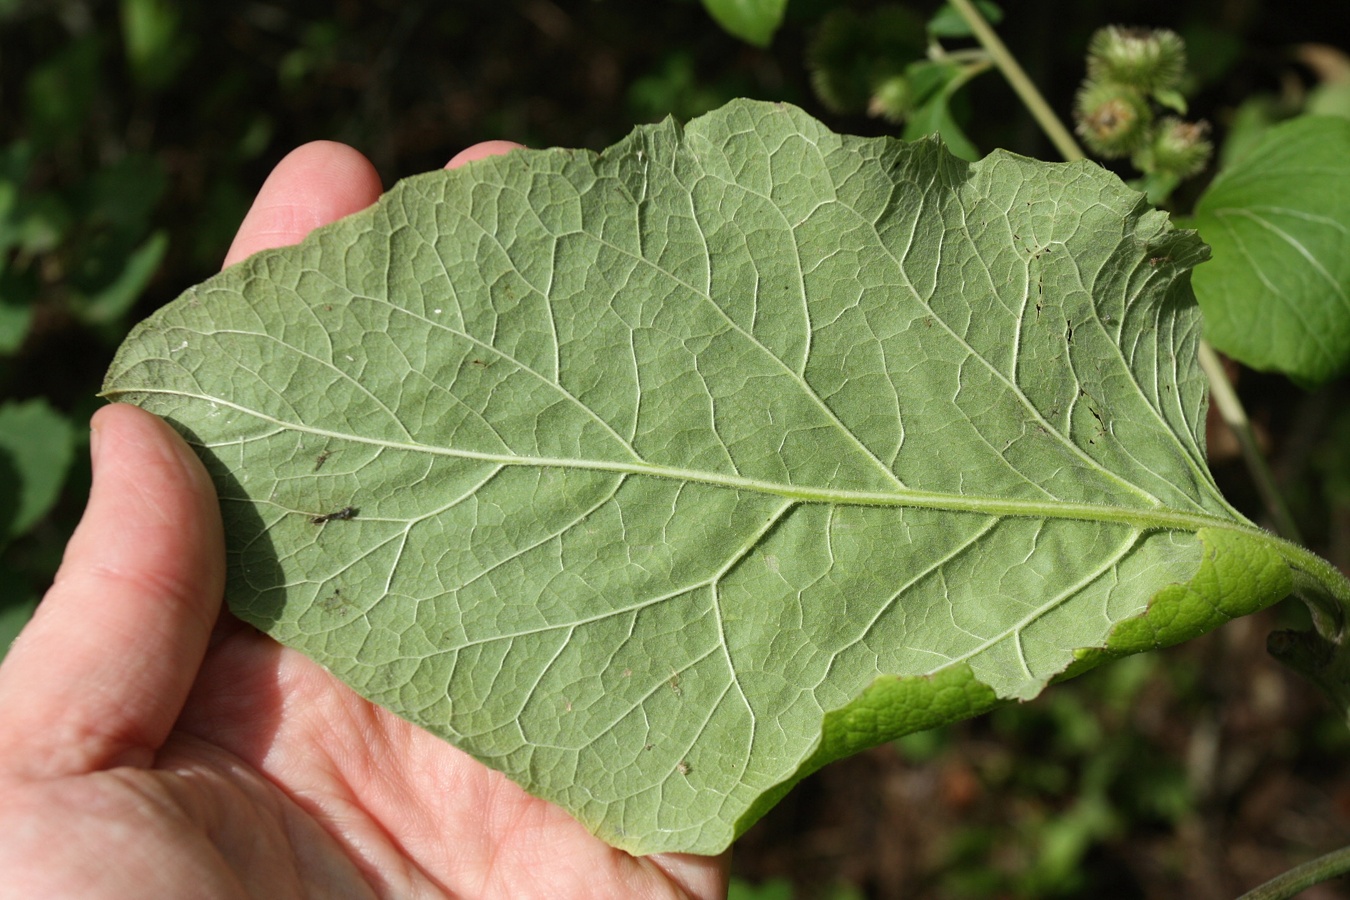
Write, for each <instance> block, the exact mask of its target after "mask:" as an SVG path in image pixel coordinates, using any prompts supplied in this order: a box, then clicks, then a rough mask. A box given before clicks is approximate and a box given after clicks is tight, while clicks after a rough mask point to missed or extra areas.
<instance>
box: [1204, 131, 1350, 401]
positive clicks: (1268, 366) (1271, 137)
mask: <svg viewBox="0 0 1350 900" xmlns="http://www.w3.org/2000/svg"><path fill="white" fill-rule="evenodd" d="M1193 224H1194V225H1195V227H1196V228H1197V229H1198V230H1199V232H1200V234H1201V235H1203V236H1204V238H1205V240H1206V241H1208V242H1209V244H1210V245H1211V246H1212V247H1213V249H1214V258H1213V260H1212V261H1211V262H1209V263H1207V264H1205V265H1203V266H1201V267H1199V268H1198V269H1196V272H1195V294H1196V298H1197V299H1198V300H1199V301H1200V306H1201V308H1202V309H1203V310H1204V312H1205V335H1206V337H1208V338H1209V340H1210V342H1211V343H1212V344H1213V345H1214V346H1215V347H1217V348H1218V349H1219V350H1222V351H1223V352H1224V353H1227V354H1228V355H1229V356H1232V357H1233V358H1235V359H1238V360H1241V361H1242V362H1244V363H1246V364H1247V365H1249V366H1252V367H1254V368H1257V369H1265V370H1274V371H1278V372H1283V373H1285V374H1287V375H1290V376H1292V377H1293V378H1295V379H1297V380H1299V381H1301V382H1303V383H1305V384H1320V383H1322V382H1324V381H1327V380H1328V379H1330V378H1332V377H1334V376H1335V375H1337V374H1339V373H1341V372H1344V371H1345V370H1346V368H1347V366H1350V121H1347V120H1346V119H1341V118H1333V117H1329V116H1305V117H1302V118H1298V119H1293V120H1291V121H1289V122H1284V123H1281V124H1279V125H1275V126H1272V127H1270V128H1268V129H1266V130H1265V131H1263V132H1262V133H1261V134H1260V136H1259V138H1257V139H1256V140H1255V141H1254V142H1253V144H1252V146H1251V147H1250V148H1248V149H1246V150H1245V151H1244V152H1243V153H1242V155H1241V156H1240V157H1239V158H1238V159H1236V160H1235V161H1233V162H1232V164H1231V165H1229V166H1228V167H1226V168H1225V169H1224V170H1223V171H1222V172H1220V174H1219V176H1218V177H1217V178H1215V179H1214V183H1213V184H1212V185H1210V187H1209V189H1208V190H1206V191H1205V194H1204V196H1202V197H1201V198H1200V202H1199V203H1198V204H1196V209H1195V218H1194V222H1193Z"/></svg>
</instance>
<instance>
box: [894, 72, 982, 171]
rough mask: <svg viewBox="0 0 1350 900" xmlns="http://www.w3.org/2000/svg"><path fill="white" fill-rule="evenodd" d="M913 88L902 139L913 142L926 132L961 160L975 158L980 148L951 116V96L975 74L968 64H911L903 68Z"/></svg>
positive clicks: (978, 155) (977, 157)
mask: <svg viewBox="0 0 1350 900" xmlns="http://www.w3.org/2000/svg"><path fill="white" fill-rule="evenodd" d="M905 74H906V76H908V78H909V80H910V83H911V85H912V86H913V91H914V108H913V109H912V110H910V112H909V115H908V117H907V118H906V119H905V130H904V133H903V137H904V138H905V140H908V141H913V140H917V139H919V138H921V137H926V136H927V135H930V134H936V135H938V136H939V137H941V138H942V141H943V143H945V144H946V145H947V149H948V150H950V151H951V152H952V153H954V154H956V155H957V156H959V157H961V158H962V159H967V160H971V161H974V160H976V159H979V157H980V151H979V150H977V149H976V147H975V145H974V144H972V143H971V142H970V138H968V137H966V133H965V132H964V131H963V130H962V129H961V126H960V125H958V124H957V122H956V119H955V117H953V116H952V109H951V102H952V97H953V95H954V94H955V93H956V92H957V91H959V90H960V89H961V88H962V87H963V86H964V85H965V84H966V82H968V81H970V79H971V78H973V77H975V75H977V74H979V73H978V71H976V70H974V69H972V68H970V67H968V66H957V65H952V64H950V63H942V62H928V61H926V60H924V61H920V62H916V63H913V64H912V65H910V66H909V67H908V68H907V69H906V70H905Z"/></svg>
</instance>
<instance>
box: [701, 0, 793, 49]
mask: <svg viewBox="0 0 1350 900" xmlns="http://www.w3.org/2000/svg"><path fill="white" fill-rule="evenodd" d="M703 7H704V9H706V10H707V11H708V14H709V15H711V16H712V17H713V19H714V20H716V22H717V24H718V25H721V26H722V28H723V29H724V30H725V31H726V32H727V33H729V34H732V35H735V36H736V37H738V38H740V39H741V40H743V41H745V42H747V43H750V44H754V45H755V46H756V47H767V46H769V42H770V41H772V40H773V35H774V32H776V31H777V30H778V26H779V25H781V24H783V11H784V10H785V9H787V0H703Z"/></svg>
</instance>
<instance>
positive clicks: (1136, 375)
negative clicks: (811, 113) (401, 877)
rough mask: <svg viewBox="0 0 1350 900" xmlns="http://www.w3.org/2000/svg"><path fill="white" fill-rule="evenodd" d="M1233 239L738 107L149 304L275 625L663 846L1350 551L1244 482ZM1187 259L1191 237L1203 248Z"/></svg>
mask: <svg viewBox="0 0 1350 900" xmlns="http://www.w3.org/2000/svg"><path fill="white" fill-rule="evenodd" d="M1204 254H1205V247H1204V245H1203V244H1202V243H1201V242H1200V241H1199V240H1198V239H1197V238H1196V237H1195V235H1194V234H1193V233H1190V232H1180V231H1177V230H1175V229H1173V228H1172V226H1171V225H1170V224H1169V223H1168V221H1167V218H1166V216H1164V215H1163V214H1162V213H1159V212H1155V211H1152V210H1150V209H1148V208H1147V207H1146V206H1145V205H1144V204H1143V203H1142V200H1141V197H1140V195H1139V194H1137V193H1134V192H1132V191H1130V190H1128V189H1127V188H1126V187H1125V186H1124V185H1123V184H1121V182H1120V181H1119V180H1118V179H1116V178H1115V177H1114V176H1112V175H1110V174H1108V173H1106V172H1105V171H1103V170H1102V169H1101V168H1100V167H1098V166H1095V165H1092V164H1089V163H1074V164H1046V163H1039V162H1035V161H1032V160H1028V159H1024V158H1021V157H1017V156H1013V155H1010V154H1007V153H1001V152H1000V153H995V154H993V155H991V156H989V157H988V158H986V159H985V160H983V161H981V162H978V163H974V164H969V163H966V162H965V161H963V160H959V159H956V158H954V157H952V156H951V155H950V154H948V153H947V152H946V151H945V150H944V149H943V148H942V146H941V145H940V143H938V142H937V141H936V140H927V141H922V142H919V143H914V144H906V143H903V142H900V141H896V140H891V139H863V138H853V137H845V136H839V135H836V134H833V133H831V132H830V131H828V130H827V129H826V128H825V127H824V126H822V125H821V124H820V123H819V122H816V121H815V120H813V119H811V118H810V117H808V116H806V115H805V114H804V113H802V112H801V111H800V110H797V109H794V108H792V107H789V106H784V105H773V104H760V103H752V102H747V101H737V102H734V103H732V104H729V105H728V106H726V107H723V108H722V109H720V110H718V111H716V112H714V113H711V114H709V115H707V116H705V117H703V118H700V119H697V120H695V121H693V122H691V123H690V124H689V125H688V126H687V127H685V128H680V127H679V126H677V125H675V124H674V123H672V122H669V121H668V122H666V123H663V124H660V125H655V126H650V127H644V128H640V129H638V130H637V131H635V132H634V133H633V134H632V135H631V136H630V137H629V138H627V139H626V140H624V141H623V142H621V143H620V144H618V145H616V146H614V147H611V148H610V149H608V150H607V151H605V152H604V153H602V154H600V155H595V154H592V153H587V152H581V151H572V150H544V151H516V152H513V153H511V154H509V155H507V156H504V157H497V158H492V159H487V160H482V161H479V162H475V163H472V164H470V165H468V166H465V167H463V168H462V169H458V170H455V171H452V172H436V173H431V174H428V175H424V176H419V177H416V178H412V179H408V180H406V181H404V182H402V183H401V184H399V185H398V186H396V187H395V188H394V189H393V190H392V191H390V192H389V193H388V194H387V195H386V196H385V197H384V198H383V199H382V200H381V201H380V202H379V203H378V204H376V205H375V206H374V207H372V208H371V209H369V210H367V211H365V212H363V213H360V214H358V215H356V216H353V217H351V218H349V219H346V220H344V221H342V222H340V223H337V224H335V225H333V226H331V227H328V228H325V229H322V230H320V231H319V232H317V233H315V234H314V235H312V236H311V237H310V238H309V239H308V240H307V241H305V242H304V243H303V244H301V245H299V246H297V247H294V248H287V249H282V250H277V251H269V252H265V253H261V254H259V255H257V256H255V257H253V258H252V259H250V260H248V261H247V262H245V263H243V264H241V265H239V266H236V267H234V268H231V269H229V270H227V271H226V272H224V273H222V274H220V275H219V276H217V277H215V278H213V279H211V280H210V281H208V282H206V283H204V284H202V285H200V286H198V287H196V288H194V289H192V290H190V291H188V292H187V293H186V294H184V295H183V296H182V297H181V298H180V299H178V300H177V301H175V302H174V303H173V304H171V305H170V306H168V307H166V308H165V309H163V310H161V311H160V312H159V313H158V314H156V315H155V316H153V317H152V318H151V319H149V320H147V321H146V322H145V323H143V324H142V325H141V326H140V327H138V328H137V330H136V331H135V332H134V333H133V334H132V335H131V337H129V338H128V340H127V342H126V344H125V345H124V346H123V347H122V349H121V350H120V352H119V354H118V356H117V358H116V360H115V362H114V364H113V366H112V368H111V370H110V371H109V374H108V378H107V382H106V392H107V395H108V396H109V397H111V398H113V399H119V400H130V401H133V402H136V403H139V404H142V405H143V406H145V407H146V408H148V409H151V410H153V411H155V412H157V413H159V414H161V415H164V416H166V417H167V418H168V419H169V420H170V421H171V422H173V423H174V424H175V425H176V426H177V427H178V428H180V429H181V430H182V431H183V432H184V433H185V434H187V435H188V436H189V438H190V439H191V440H192V441H193V442H194V443H195V444H196V445H197V446H198V447H199V448H200V450H201V452H202V454H203V456H204V458H205V459H206V460H207V463H208V465H209V467H210V469H211V471H212V473H213V475H214V477H215V478H216V479H217V483H218V485H219V487H220V493H221V498H222V503H223V509H224V513H225V517H226V524H227V531H228V538H229V562H230V580H229V588H228V595H229V596H228V599H229V602H230V603H231V606H232V608H233V609H234V610H235V612H236V613H238V614H239V615H240V616H242V617H244V618H245V619H247V620H248V621H250V622H253V623H255V624H256V625H258V626H259V627H260V628H263V629H264V630H266V631H267V632H268V633H270V634H272V635H273V636H275V637H276V638H277V639H278V640H280V641H283V642H285V643H287V644H290V645H292V646H295V647H298V648H300V649H301V650H303V651H304V652H306V653H308V654H310V655H312V656H313V657H314V658H316V659H318V660H320V661H321V662H322V663H323V664H324V665H326V666H327V667H328V668H329V669H330V670H331V671H332V672H334V673H335V674H336V675H337V676H339V677H341V678H343V679H345V680H346V681H347V682H348V683H350V684H351V685H352V686H353V687H354V688H355V689H356V690H358V691H359V692H361V693H362V694H364V695H365V696H367V697H369V698H371V699H372V700H374V701H376V702H378V703H382V704H385V705H387V706H389V707H390V708H391V709H394V710H396V711H398V712H399V713H400V714H401V715H404V716H406V717H407V718H409V719H411V720H412V721H414V722H417V723H419V724H421V725H423V726H425V727H426V728H428V729H430V730H431V731H433V732H436V733H438V734H441V735H444V736H445V737H447V738H448V739H450V740H452V741H454V742H455V743H456V744H458V745H459V746H460V747H462V748H464V749H465V750H467V751H468V752H470V753H472V754H473V755H475V756H476V757H478V758H479V759H481V760H483V761H485V762H487V763H488V764H490V765H493V766H496V767H498V768H500V769H502V770H503V771H505V772H506V773H508V774H509V775H510V776H511V777H512V778H514V779H515V780H517V781H518V782H520V783H521V784H523V785H524V786H526V787H527V788H528V789H529V790H531V791H533V792H534V793H536V794H538V795H540V796H543V797H547V798H549V799H550V800H553V801H556V802H557V803H560V804H561V805H563V806H564V807H566V808H567V809H568V810H570V811H571V812H572V813H573V814H574V815H575V816H576V817H577V818H578V819H580V820H581V821H582V822H584V823H585V824H586V825H588V826H589V827H591V828H592V829H594V830H595V831H596V832H597V833H598V834H600V835H601V836H603V837H604V838H605V839H606V840H609V841H611V842H612V843H614V844H616V845H618V846H621V847H623V848H626V849H628V850H630V851H632V852H635V853H648V852H654V851H660V850H687V851H696V852H702V853H709V852H715V851H717V850H720V849H722V848H723V847H725V846H726V845H727V844H728V842H730V841H731V840H732V839H733V838H734V837H735V836H736V835H737V834H739V833H740V832H741V831H743V830H744V829H745V828H746V827H748V826H749V825H750V824H751V823H752V822H753V821H754V820H755V819H756V818H757V817H758V816H759V815H761V814H762V813H763V812H764V811H765V810H766V809H767V808H768V807H769V806H771V805H772V804H773V802H774V801H775V800H776V799H777V798H778V797H780V796H782V794H783V793H784V792H785V791H787V790H788V789H789V788H790V787H791V785H792V784H794V783H795V782H796V781H797V780H799V779H800V778H801V777H803V776H804V775H805V774H806V773H808V772H809V771H811V770H813V769H814V768H817V767H819V766H820V765H823V764H825V763H826V762H828V761H829V760H831V759H835V758H838V757H839V756H841V755H843V754H846V753H851V752H854V751H856V750H859V749H861V748H863V747H866V746H869V745H872V744H876V743H877V742H879V741H884V740H889V739H893V738H895V737H897V736H899V735H902V734H905V733H908V732H912V731H915V730H918V729H923V728H928V727H932V726H934V725H938V724H941V723H943V722H947V721H951V720H953V719H956V718H960V717H963V716H968V715H972V714H975V713H977V712H980V711H982V710H985V709H988V708H990V707H991V706H993V705H995V704H997V703H1001V702H1005V701H1008V700H1016V699H1025V698H1029V697H1033V696H1035V695H1036V694H1037V693H1038V692H1039V691H1040V690H1041V689H1042V688H1043V687H1044V686H1045V685H1046V684H1047V683H1048V682H1049V681H1050V680H1051V679H1054V678H1057V677H1063V676H1065V675H1066V674H1072V673H1073V672H1076V671H1079V670H1081V669H1083V668H1085V667H1087V666H1090V665H1092V664H1094V663H1096V662H1099V661H1101V660H1103V659H1106V658H1108V657H1110V656H1112V655H1118V654H1123V653H1130V652H1138V651H1139V650H1143V649H1148V648H1150V647H1153V646H1159V645H1162V644H1166V643H1171V642H1175V641H1178V640H1184V639H1186V638H1187V637H1190V636H1192V635H1194V634H1197V633H1200V632H1201V631H1204V630H1206V629H1208V628H1212V627H1213V626H1214V625H1216V624H1218V623H1219V622H1221V621H1224V620H1226V619H1227V618H1229V617H1231V616H1234V615H1241V614H1243V613H1245V612H1249V611H1251V610H1253V609H1256V608H1259V607H1260V606H1262V605H1264V604H1268V603H1270V602H1273V601H1275V600H1277V599H1279V598H1280V597H1282V596H1284V595H1285V594H1287V593H1288V592H1289V590H1290V588H1291V585H1292V584H1293V583H1294V580H1295V579H1294V574H1295V570H1298V571H1303V570H1309V571H1311V570H1316V575H1315V577H1322V578H1324V580H1326V579H1330V580H1332V581H1334V580H1335V576H1332V575H1328V574H1327V573H1326V571H1325V570H1324V569H1319V568H1318V565H1319V564H1318V563H1317V562H1316V561H1315V560H1310V558H1309V557H1308V556H1307V554H1303V553H1302V552H1301V551H1297V550H1296V549H1293V548H1290V547H1288V546H1287V545H1284V544H1282V543H1279V542H1276V541H1274V539H1273V538H1270V537H1268V536H1267V535H1265V534H1264V533H1263V532H1260V531H1258V530H1257V529H1255V528H1253V527H1251V526H1250V525H1248V524H1246V523H1245V522H1244V521H1243V520H1242V519H1241V518H1240V517H1239V516H1237V515H1236V514H1235V513H1234V512H1233V510H1232V509H1231V508H1230V507H1229V506H1228V505H1227V504H1226V503H1225V502H1224V500H1223V499H1222V497H1220V495H1219V493H1218V491H1217V490H1216V489H1215V487H1214V484H1213V482H1212V481H1211V479H1210V476H1209V473H1208V471H1207V469H1206V467H1205V454H1204V447H1203V438H1202V434H1203V431H1202V428H1203V423H1204V411H1205V404H1206V394H1205V382H1204V379H1203V377H1202V376H1201V374H1200V372H1199V370H1198V368H1197V365H1196V363H1195V349H1196V344H1197V341H1198V339H1199V316H1198V311H1197V310H1196V308H1195V305H1194V301H1193V298H1192V296H1191V294H1190V289H1189V283H1188V277H1189V267H1190V265H1191V264H1193V263H1194V262H1196V261H1198V260H1200V259H1202V258H1203V257H1204ZM1159 259H1165V260H1166V262H1165V263H1159V262H1158V260H1159Z"/></svg>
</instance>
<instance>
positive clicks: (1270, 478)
mask: <svg viewBox="0 0 1350 900" xmlns="http://www.w3.org/2000/svg"><path fill="white" fill-rule="evenodd" d="M950 2H951V5H952V6H953V7H955V8H956V11H957V12H959V13H960V14H961V17H962V18H963V19H965V20H966V24H967V25H969V26H970V30H971V31H972V32H974V34H975V37H976V39H977V40H979V42H980V45H981V46H982V47H984V49H985V52H987V53H988V54H989V57H990V59H992V60H993V61H994V64H995V65H997V66H998V68H999V71H1000V72H1002V73H1003V77H1004V78H1006V79H1007V80H1008V84H1009V85H1010V86H1011V87H1012V89H1013V90H1014V91H1015V92H1016V93H1017V96H1018V97H1019V98H1020V99H1021V101H1022V103H1023V104H1024V105H1025V106H1026V108H1027V110H1028V111H1029V112H1030V113H1031V115H1032V116H1033V117H1034V118H1035V119H1036V122H1037V124H1039V125H1040V126H1041V130H1042V131H1044V132H1045V136H1046V137H1048V138H1049V139H1050V142H1051V143H1052V144H1054V145H1055V149H1057V150H1058V151H1059V153H1060V155H1061V156H1063V157H1064V159H1065V160H1066V161H1069V162H1073V161H1074V160H1078V159H1085V158H1086V154H1084V152H1083V148H1082V147H1080V146H1079V145H1078V142H1077V141H1076V140H1074V137H1073V135H1072V134H1070V133H1069V129H1067V128H1066V127H1064V123H1063V122H1061V121H1060V120H1059V116H1057V115H1055V111H1054V110H1053V109H1051V108H1050V104H1048V103H1046V102H1045V98H1044V97H1043V96H1041V92H1040V91H1039V90H1037V89H1036V85H1035V84H1033V83H1032V81H1031V79H1030V78H1029V77H1027V73H1026V72H1025V71H1024V70H1023V69H1022V66H1021V65H1020V64H1018V62H1017V59H1016V58H1015V57H1014V56H1013V55H1012V53H1010V52H1009V51H1008V48H1007V46H1006V45H1005V44H1004V43H1003V41H1002V40H1001V39H1000V38H999V36H998V35H997V34H996V33H995V32H994V29H993V28H992V27H990V25H989V23H988V22H987V21H985V18H984V16H982V15H980V11H979V10H978V9H976V8H975V4H974V3H972V2H971V0H950ZM1200 366H1201V368H1203V369H1204V370H1205V376H1206V377H1207V378H1208V379H1209V389H1210V394H1211V396H1212V397H1213V398H1214V405H1215V406H1216V407H1217V408H1218V410H1219V414H1220V415H1221V416H1222V417H1223V420H1224V423H1225V424H1226V425H1228V427H1229V428H1231V429H1232V430H1233V433H1234V434H1235V435H1236V436H1237V439H1238V446H1239V447H1241V448H1242V458H1243V461H1244V462H1246V464H1247V471H1248V472H1250V473H1251V476H1252V481H1254V482H1255V483H1256V489H1257V492H1258V493H1260V495H1261V500H1262V501H1263V502H1264V503H1265V506H1266V511H1267V512H1268V513H1269V514H1270V518H1271V521H1272V522H1273V523H1274V526H1275V530H1276V531H1277V532H1278V533H1279V534H1281V535H1282V536H1284V537H1286V538H1288V539H1289V540H1291V541H1295V542H1298V543H1302V538H1301V537H1300V536H1299V531H1298V526H1297V525H1295V524H1294V517H1293V516H1292V515H1290V513H1289V507H1288V506H1286V505H1285V502H1284V498H1283V497H1282V496H1281V495H1280V491H1279V489H1278V488H1277V487H1276V486H1275V477H1274V475H1272V474H1271V471H1270V466H1269V465H1268V464H1267V463H1266V459H1265V457H1264V456H1262V455H1261V450H1260V448H1259V447H1257V446H1256V439H1255V438H1254V437H1253V435H1252V428H1251V422H1250V421H1249V420H1248V418H1247V411H1246V410H1245V409H1243V408H1242V401H1241V400H1239V399H1238V396H1237V393H1236V392H1235V391H1234V390H1233V386H1232V384H1231V383H1230V382H1229V381H1228V375H1227V373H1225V372H1224V370H1223V365H1222V364H1221V363H1220V362H1219V359H1218V356H1217V355H1216V354H1215V352H1214V350H1213V348H1211V347H1210V346H1209V344H1208V343H1206V342H1205V341H1201V342H1200Z"/></svg>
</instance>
